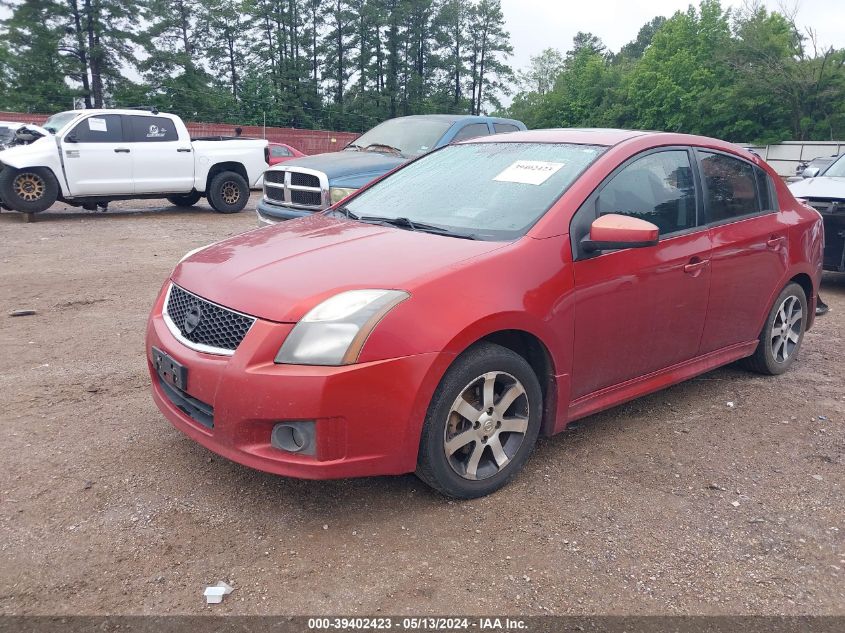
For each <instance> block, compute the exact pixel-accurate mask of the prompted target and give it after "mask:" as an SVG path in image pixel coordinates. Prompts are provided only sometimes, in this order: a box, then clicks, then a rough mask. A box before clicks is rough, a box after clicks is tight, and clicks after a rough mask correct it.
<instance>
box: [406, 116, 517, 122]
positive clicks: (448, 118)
mask: <svg viewBox="0 0 845 633" xmlns="http://www.w3.org/2000/svg"><path fill="white" fill-rule="evenodd" d="M401 118H403V119H417V120H419V121H447V122H450V123H456V122H458V121H479V122H481V121H497V122H498V121H501V122H506V123H520V122H519V121H516V120H515V119H504V118H502V117H497V116H486V115H479V114H411V115H409V116H403V117H401Z"/></svg>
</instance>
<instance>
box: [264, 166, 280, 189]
mask: <svg viewBox="0 0 845 633" xmlns="http://www.w3.org/2000/svg"><path fill="white" fill-rule="evenodd" d="M264 182H272V183H274V184H278V185H283V184H285V172H283V171H273V170H272V169H271V170H268V171H265V172H264Z"/></svg>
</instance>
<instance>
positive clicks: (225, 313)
mask: <svg viewBox="0 0 845 633" xmlns="http://www.w3.org/2000/svg"><path fill="white" fill-rule="evenodd" d="M165 316H166V317H167V318H166V319H165V322H166V323H167V327H168V328H169V329H170V331H171V333H172V334H173V335H174V336H176V337H177V338H179V339H180V340H181V341H182V342H183V343H184V344H185V345H187V346H188V347H191V348H193V349H196V350H198V351H201V352H208V353H211V354H227V355H228V354H232V353H233V352H234V351H235V350H236V349H237V348H238V345H240V344H241V341H242V340H243V338H244V336H246V333H247V332H249V329H250V328H251V327H252V324H253V323H255V318H254V317H251V316H248V315H246V314H241V313H240V312H235V311H233V310H229V309H228V308H224V307H223V306H220V305H217V304H216V303H212V302H211V301H206V300H205V299H203V298H201V297H198V296H197V295H195V294H192V293H190V292H188V291H187V290H183V289H182V288H180V287H179V286H177V285H175V284H171V286H170V290H169V292H168V294H167V304H166V306H165ZM174 329H175V331H174Z"/></svg>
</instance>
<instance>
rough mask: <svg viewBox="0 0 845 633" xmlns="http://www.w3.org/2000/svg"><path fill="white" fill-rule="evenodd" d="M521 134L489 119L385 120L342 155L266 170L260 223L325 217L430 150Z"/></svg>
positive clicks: (520, 126)
mask: <svg viewBox="0 0 845 633" xmlns="http://www.w3.org/2000/svg"><path fill="white" fill-rule="evenodd" d="M524 129H525V124H524V123H522V122H521V121H514V120H513V119H500V118H496V117H487V116H469V115H458V114H455V115H452V114H424V115H417V116H406V117H399V118H396V119H389V120H388V121H385V122H384V123H381V124H379V125H377V126H376V127H374V128H373V129H372V130H370V131H369V132H366V133H365V134H363V135H362V136H360V137H358V138H357V139H355V141H353V142H352V143H350V144H349V145H348V146H347V147H346V148H345V149H344V150H343V151H340V152H329V153H326V154H318V155H316V156H308V157H306V158H298V159H296V160H292V161H289V162H287V163H285V164H284V165H282V166H281V167H276V168H271V169H269V170H268V171H267V172H266V173H265V175H264V197H263V198H262V200H261V201H260V202H259V203H258V209H257V212H258V219H259V221H260V222H261V223H264V224H275V223H276V222H279V221H282V220H290V219H291V218H299V217H304V216H307V215H311V214H312V213H315V212H318V211H323V210H324V209H327V208H328V207H330V206H331V205H332V204H335V203H336V202H338V201H339V200H341V199H342V198H345V197H346V196H348V195H349V194H351V193H354V192H355V191H357V190H358V189H360V188H361V187H363V186H364V185H366V184H367V183H369V182H372V181H373V180H375V179H376V178H379V177H381V176H383V175H384V174H386V173H387V172H389V171H390V170H391V169H395V168H396V167H398V166H399V165H402V164H403V163H406V162H408V161H409V160H412V159H414V158H417V157H419V156H422V155H423V154H426V153H428V152H430V151H432V150H434V149H437V148H439V147H443V146H444V145H448V144H449V143H455V142H458V141H462V140H466V139H470V138H475V137H481V136H489V135H494V134H504V133H507V132H518V131H520V130H524Z"/></svg>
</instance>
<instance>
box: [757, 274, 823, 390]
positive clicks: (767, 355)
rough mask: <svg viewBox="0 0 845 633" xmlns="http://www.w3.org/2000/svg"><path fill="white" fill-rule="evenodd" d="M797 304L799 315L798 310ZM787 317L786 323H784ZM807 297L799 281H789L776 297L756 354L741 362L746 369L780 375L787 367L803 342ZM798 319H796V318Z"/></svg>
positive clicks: (793, 359) (792, 361)
mask: <svg viewBox="0 0 845 633" xmlns="http://www.w3.org/2000/svg"><path fill="white" fill-rule="evenodd" d="M796 307H797V308H798V309H800V314H799V313H797V312H795V309H796ZM784 316H786V317H787V318H786V324H785V325H784ZM807 316H808V315H807V297H806V295H805V294H804V289H803V288H802V287H801V286H799V285H798V284H796V283H794V282H793V283H789V284H787V286H786V287H785V288H784V289H783V290H782V291H781V293H780V294H779V295H778V297H777V299H775V302H774V304H773V305H772V309H771V310H770V311H769V315H768V316H767V317H766V322H765V323H764V325H763V330H762V331H761V332H760V337H759V339H758V343H757V349H756V350H754V354H752V355H751V356H749V357H748V358H744V359H743V360H742V361H741V365H742V366H743V367H745V368H746V369H749V370H751V371H755V372H757V373H759V374H766V375H769V376H777V375H778V374H782V373H783V372H785V371H786V370H788V369H789V368H790V367H791V366H792V363H794V362H795V358H796V357H797V356H798V352H799V351H800V350H801V343H803V342H804V329H805V327H806V324H807ZM793 319H795V320H793Z"/></svg>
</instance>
